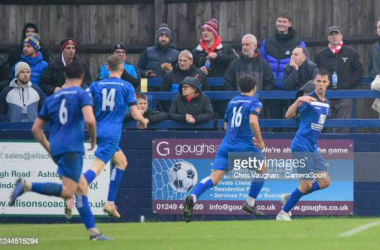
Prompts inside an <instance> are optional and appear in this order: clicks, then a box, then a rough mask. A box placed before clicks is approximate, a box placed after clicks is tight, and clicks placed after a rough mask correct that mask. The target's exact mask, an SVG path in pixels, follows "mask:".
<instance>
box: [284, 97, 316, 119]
mask: <svg viewBox="0 0 380 250" xmlns="http://www.w3.org/2000/svg"><path fill="white" fill-rule="evenodd" d="M315 101H316V99H315V98H314V97H311V96H301V97H298V99H297V100H296V101H295V102H294V103H293V104H292V105H291V106H290V107H289V108H288V110H287V111H286V114H285V118H286V119H292V118H293V117H295V116H296V114H297V108H298V107H299V106H300V105H301V104H302V102H306V103H311V102H315Z"/></svg>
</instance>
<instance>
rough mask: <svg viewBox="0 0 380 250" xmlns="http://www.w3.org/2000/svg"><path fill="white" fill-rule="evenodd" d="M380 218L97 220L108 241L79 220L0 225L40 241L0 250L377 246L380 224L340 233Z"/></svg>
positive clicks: (1, 233)
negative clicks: (90, 237) (92, 236)
mask: <svg viewBox="0 0 380 250" xmlns="http://www.w3.org/2000/svg"><path fill="white" fill-rule="evenodd" d="M377 221H380V219H379V218H308V219H304V218H299V219H297V218H296V219H294V220H293V221H290V222H285V221H274V220H252V221H208V222H202V221H195V222H191V223H188V224H186V223H184V222H145V223H115V224H103V223H98V224H97V227H98V228H99V229H100V230H101V231H102V232H103V233H104V234H105V235H107V236H109V237H113V238H114V241H112V242H91V241H89V240H88V235H87V232H86V230H85V229H84V226H83V225H82V224H50V225H46V224H44V225H30V224H26V225H25V224H0V237H1V238H4V237H37V238H39V244H38V245H33V246H26V245H10V246H4V245H0V249H49V250H50V249H65V250H66V249H67V250H69V249H82V250H85V249H89V250H96V249H106V250H119V249H139V250H145V249H147V250H148V249H149V250H159V249H170V250H171V249H179V250H186V249H191V250H201V249H207V250H212V249H215V250H222V249H234V250H235V249H239V250H240V249H271V250H274V249H281V250H285V249H303V250H304V249H328V250H331V249H337V250H338V249H339V250H347V249H359V250H367V249H380V225H377V226H374V227H371V228H369V229H367V230H364V231H362V232H360V233H357V234H355V235H352V236H349V237H339V235H340V234H341V233H344V232H346V231H349V230H352V229H354V228H357V227H359V226H361V225H365V224H368V223H371V222H377Z"/></svg>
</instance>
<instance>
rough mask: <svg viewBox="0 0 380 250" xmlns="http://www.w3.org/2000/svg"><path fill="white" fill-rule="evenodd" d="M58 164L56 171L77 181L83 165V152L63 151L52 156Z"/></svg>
mask: <svg viewBox="0 0 380 250" xmlns="http://www.w3.org/2000/svg"><path fill="white" fill-rule="evenodd" d="M53 161H54V162H55V163H56V164H57V165H58V171H57V173H58V174H59V175H60V176H64V177H67V178H69V179H71V180H73V181H75V182H76V183H79V180H80V176H81V174H82V167H83V153H65V154H60V155H56V156H53Z"/></svg>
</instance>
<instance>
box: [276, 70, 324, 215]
mask: <svg viewBox="0 0 380 250" xmlns="http://www.w3.org/2000/svg"><path fill="white" fill-rule="evenodd" d="M313 81H314V84H315V91H313V92H311V93H309V94H308V95H305V96H301V97H299V98H298V99H297V100H296V101H295V102H294V103H293V104H292V105H291V106H290V107H289V109H288V111H287V112H286V114H285V117H286V118H288V119H291V118H293V117H294V116H295V115H296V112H297V110H298V112H299V114H300V125H299V128H298V131H297V134H296V136H295V137H294V139H293V141H292V144H291V146H290V148H291V150H292V155H293V159H295V160H297V161H294V164H295V162H299V163H300V164H299V166H298V167H297V168H296V169H297V172H298V175H299V177H300V184H299V186H298V187H297V188H296V189H295V190H294V191H293V193H291V194H290V193H289V194H282V195H281V196H280V199H281V202H282V203H283V205H284V207H283V208H282V210H281V211H280V213H279V214H278V215H277V217H276V220H283V221H290V220H291V218H290V216H291V214H290V210H291V209H292V208H293V207H294V206H295V205H296V204H297V202H298V201H299V200H300V199H301V197H302V196H304V195H308V194H310V193H312V192H314V191H318V190H321V189H324V188H327V187H328V186H330V176H329V174H328V173H327V167H326V163H325V162H324V160H323V159H322V157H321V156H320V154H319V152H318V146H317V141H318V138H319V135H320V133H321V131H322V129H323V126H324V124H325V121H326V118H327V115H328V113H329V107H330V105H329V101H328V100H327V98H326V97H325V93H326V89H327V87H328V86H329V84H330V80H329V73H328V72H327V71H326V70H325V69H319V70H318V72H317V75H316V76H315V77H314V80H313ZM295 167H296V165H295ZM313 174H318V175H317V176H320V177H318V178H313Z"/></svg>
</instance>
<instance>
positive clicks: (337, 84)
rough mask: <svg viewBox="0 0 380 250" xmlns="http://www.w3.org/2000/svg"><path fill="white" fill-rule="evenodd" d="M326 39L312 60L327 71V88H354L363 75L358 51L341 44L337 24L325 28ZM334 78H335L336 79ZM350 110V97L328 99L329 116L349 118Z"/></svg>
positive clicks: (341, 35) (344, 130)
mask: <svg viewBox="0 0 380 250" xmlns="http://www.w3.org/2000/svg"><path fill="white" fill-rule="evenodd" d="M327 39H328V41H329V44H328V46H326V47H325V48H323V49H322V50H320V51H319V52H318V53H317V55H316V57H315V60H314V61H315V63H316V64H317V65H318V68H324V69H326V70H327V71H328V72H329V74H330V79H331V84H330V85H329V87H328V89H332V90H341V89H353V88H355V86H356V85H357V84H358V83H360V80H361V78H362V76H363V65H362V63H361V62H360V58H359V55H358V53H357V52H356V51H355V50H354V49H353V48H351V47H349V46H347V45H344V44H343V34H342V31H341V30H340V28H339V27H337V26H331V27H329V28H328V29H327ZM334 72H335V74H334ZM333 75H335V76H336V77H333ZM334 78H335V79H336V78H337V81H335V79H334ZM351 110H352V100H351V99H330V116H331V118H337V119H349V118H350V117H351ZM334 132H337V133H347V132H348V128H336V129H335V130H334Z"/></svg>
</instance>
